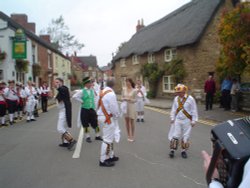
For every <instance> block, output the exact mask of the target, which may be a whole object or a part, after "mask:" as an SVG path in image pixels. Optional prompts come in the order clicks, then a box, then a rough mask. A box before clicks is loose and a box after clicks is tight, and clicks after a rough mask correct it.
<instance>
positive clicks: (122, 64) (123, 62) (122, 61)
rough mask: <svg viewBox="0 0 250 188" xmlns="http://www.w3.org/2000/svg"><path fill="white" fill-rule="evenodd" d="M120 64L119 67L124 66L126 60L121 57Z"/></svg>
mask: <svg viewBox="0 0 250 188" xmlns="http://www.w3.org/2000/svg"><path fill="white" fill-rule="evenodd" d="M120 64H121V67H126V60H125V59H121V60H120Z"/></svg>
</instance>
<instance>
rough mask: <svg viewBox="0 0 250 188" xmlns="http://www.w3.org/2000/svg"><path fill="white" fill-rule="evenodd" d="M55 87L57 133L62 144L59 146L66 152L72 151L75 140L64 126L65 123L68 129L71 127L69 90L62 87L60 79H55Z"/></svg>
mask: <svg viewBox="0 0 250 188" xmlns="http://www.w3.org/2000/svg"><path fill="white" fill-rule="evenodd" d="M55 87H56V88H57V91H58V94H57V95H56V99H57V102H58V109H59V117H58V122H57V131H58V132H59V133H60V134H62V144H59V146H60V147H67V148H68V150H72V149H73V147H74V146H75V144H76V140H75V139H74V138H73V137H72V135H71V134H70V133H69V131H68V130H67V128H66V126H65V124H66V123H67V125H68V127H69V128H71V127H72V105H71V101H70V93H69V89H68V88H67V87H66V86H65V85H63V80H62V79H61V78H56V79H55Z"/></svg>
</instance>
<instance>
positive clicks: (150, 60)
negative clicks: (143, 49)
mask: <svg viewBox="0 0 250 188" xmlns="http://www.w3.org/2000/svg"><path fill="white" fill-rule="evenodd" d="M148 63H155V54H154V53H149V54H148Z"/></svg>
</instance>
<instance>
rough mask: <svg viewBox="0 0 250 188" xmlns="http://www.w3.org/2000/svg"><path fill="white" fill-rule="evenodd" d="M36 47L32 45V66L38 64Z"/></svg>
mask: <svg viewBox="0 0 250 188" xmlns="http://www.w3.org/2000/svg"><path fill="white" fill-rule="evenodd" d="M35 54H36V47H35V46H33V45H32V64H34V63H36V55H35Z"/></svg>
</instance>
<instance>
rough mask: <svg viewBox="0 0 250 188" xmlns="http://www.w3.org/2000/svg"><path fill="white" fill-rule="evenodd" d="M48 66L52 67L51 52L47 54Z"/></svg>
mask: <svg viewBox="0 0 250 188" xmlns="http://www.w3.org/2000/svg"><path fill="white" fill-rule="evenodd" d="M56 63H57V60H56ZM48 68H49V69H52V63H51V54H48Z"/></svg>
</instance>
